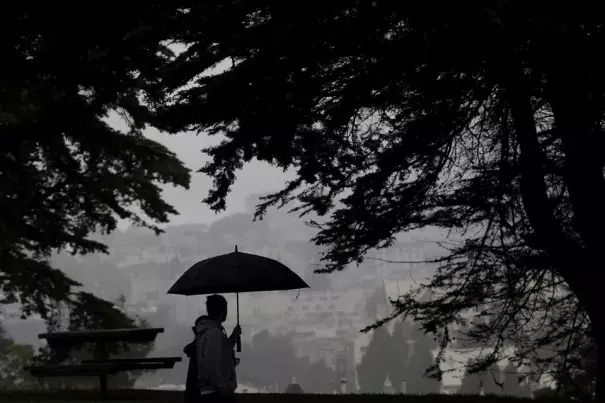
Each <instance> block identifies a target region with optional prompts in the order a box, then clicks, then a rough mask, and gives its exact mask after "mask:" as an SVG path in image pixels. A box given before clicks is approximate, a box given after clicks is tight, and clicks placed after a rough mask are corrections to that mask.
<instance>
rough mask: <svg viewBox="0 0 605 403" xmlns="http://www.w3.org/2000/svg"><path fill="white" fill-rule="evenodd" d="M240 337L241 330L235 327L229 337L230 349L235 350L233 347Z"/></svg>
mask: <svg viewBox="0 0 605 403" xmlns="http://www.w3.org/2000/svg"><path fill="white" fill-rule="evenodd" d="M241 335H242V328H241V327H240V326H239V325H237V326H236V327H235V328H233V332H231V336H229V342H230V343H231V348H235V345H236V344H237V341H238V340H239V338H240V337H241Z"/></svg>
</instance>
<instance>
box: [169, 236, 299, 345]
mask: <svg viewBox="0 0 605 403" xmlns="http://www.w3.org/2000/svg"><path fill="white" fill-rule="evenodd" d="M301 288H309V286H308V285H307V283H305V282H304V281H303V280H302V279H301V278H300V277H299V276H298V275H297V274H296V273H294V272H293V271H292V270H290V269H289V268H288V267H286V266H285V265H283V264H281V263H280V262H278V261H277V260H273V259H269V258H267V257H263V256H258V255H253V254H250V253H242V252H238V250H237V246H236V247H235V252H231V253H227V254H224V255H219V256H215V257H211V258H208V259H205V260H202V261H201V262H198V263H196V264H194V265H193V266H191V267H190V268H189V269H188V270H187V271H186V272H185V273H184V274H183V275H182V276H181V277H180V278H179V279H178V280H177V281H176V283H174V285H173V286H172V287H170V290H168V294H178V295H205V294H225V293H235V295H236V302H237V324H238V325H239V293H240V292H255V291H282V290H296V289H301ZM237 351H238V352H239V351H241V341H239V340H238V344H237Z"/></svg>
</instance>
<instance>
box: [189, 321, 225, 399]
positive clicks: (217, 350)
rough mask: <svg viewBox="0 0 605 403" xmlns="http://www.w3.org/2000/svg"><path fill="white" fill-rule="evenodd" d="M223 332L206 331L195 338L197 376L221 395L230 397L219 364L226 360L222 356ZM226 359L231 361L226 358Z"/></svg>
mask: <svg viewBox="0 0 605 403" xmlns="http://www.w3.org/2000/svg"><path fill="white" fill-rule="evenodd" d="M224 337H225V336H224V335H223V332H222V331H221V330H220V329H218V328H213V329H208V330H206V332H205V333H204V334H203V335H202V336H200V337H198V338H197V342H196V344H197V357H198V361H197V365H198V374H199V376H200V377H204V378H206V379H205V380H207V381H208V382H209V383H210V384H211V385H212V386H214V387H215V388H216V390H217V391H218V392H219V394H221V395H232V394H233V393H234V391H232V390H231V387H230V386H229V383H228V382H227V377H226V375H225V374H223V373H222V372H221V362H222V360H223V359H226V358H225V357H223V356H222V352H223V349H222V348H221V344H222V343H224V341H223V340H224ZM227 359H232V358H231V357H228V358H227Z"/></svg>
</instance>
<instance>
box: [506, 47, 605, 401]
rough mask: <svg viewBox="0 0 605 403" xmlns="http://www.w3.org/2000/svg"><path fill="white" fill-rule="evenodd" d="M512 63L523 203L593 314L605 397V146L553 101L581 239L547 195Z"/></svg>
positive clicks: (573, 112)
mask: <svg viewBox="0 0 605 403" xmlns="http://www.w3.org/2000/svg"><path fill="white" fill-rule="evenodd" d="M512 60H513V63H514V59H512ZM509 63H511V60H509ZM514 67H517V66H513V68H510V69H508V73H509V74H508V75H507V76H506V77H504V76H503V81H504V83H505V88H506V90H507V91H506V95H507V100H508V103H509V106H510V108H511V114H512V118H513V122H514V128H515V134H516V136H517V139H518V141H519V146H520V150H521V156H520V163H521V170H522V176H521V198H522V201H523V206H524V209H525V213H526V214H527V217H528V220H529V222H530V224H531V226H532V228H533V230H534V232H535V234H536V236H537V238H538V241H539V243H540V247H541V248H543V249H544V250H545V251H546V252H547V253H548V255H549V256H550V258H551V261H552V264H553V265H554V266H555V267H556V268H557V269H558V271H559V274H560V275H561V276H562V277H563V279H564V280H565V281H566V282H567V283H568V285H569V286H570V288H571V290H572V291H573V292H574V294H575V295H576V297H577V298H578V300H579V302H580V304H581V305H582V307H583V308H584V309H585V311H586V313H587V314H588V317H589V318H590V321H591V325H592V330H593V334H594V337H595V341H596V343H597V349H598V357H597V360H598V361H597V368H598V370H597V375H598V377H597V388H596V399H597V400H599V401H601V400H603V401H605V323H604V321H605V315H602V312H601V309H602V308H601V305H602V304H601V301H600V299H601V298H600V295H601V293H602V292H603V290H602V284H603V283H604V282H603V279H604V277H605V276H604V273H603V268H602V265H603V264H602V263H601V261H602V259H601V258H602V256H601V254H600V253H599V252H600V250H601V248H603V247H605V233H604V231H605V209H604V208H605V179H604V177H603V165H602V157H600V156H599V152H601V150H602V149H603V148H602V147H600V146H598V145H600V144H599V143H600V142H601V141H600V138H599V137H598V135H597V133H594V132H593V131H592V129H593V128H594V127H590V125H586V126H584V127H582V128H579V127H577V126H578V125H577V122H578V121H580V122H582V121H583V122H584V123H589V118H590V116H589V115H587V114H586V110H584V111H580V110H577V108H573V107H570V105H569V104H567V105H557V104H556V103H555V104H554V105H553V111H554V112H555V123H556V129H557V130H558V131H559V133H558V135H561V138H562V140H563V142H564V151H565V182H566V185H567V186H568V190H569V194H570V200H571V203H572V210H573V216H574V226H575V229H576V230H577V232H578V234H579V235H580V237H581V242H578V241H576V240H575V239H572V238H570V237H569V235H568V234H566V233H565V232H564V231H563V229H562V228H561V226H560V223H559V222H558V221H557V220H556V218H555V214H554V210H553V209H552V206H551V203H550V201H549V199H548V192H547V191H548V189H547V184H546V182H545V176H544V171H543V166H544V164H543V162H544V161H545V157H544V154H543V152H542V150H541V147H540V144H539V141H538V136H537V131H536V125H535V120H534V114H533V110H532V106H531V103H530V96H529V92H528V90H527V89H528V88H529V86H528V85H527V84H526V80H525V77H524V75H523V74H522V70H521V69H520V68H519V69H516V68H514ZM515 71H517V72H518V74H514V72H515ZM511 72H512V74H511ZM566 95H567V97H566V96H563V97H557V99H568V102H576V101H578V98H577V97H573V96H572V97H569V94H566ZM582 104H583V103H582V102H579V105H580V106H581V105H582ZM598 134H600V133H598Z"/></svg>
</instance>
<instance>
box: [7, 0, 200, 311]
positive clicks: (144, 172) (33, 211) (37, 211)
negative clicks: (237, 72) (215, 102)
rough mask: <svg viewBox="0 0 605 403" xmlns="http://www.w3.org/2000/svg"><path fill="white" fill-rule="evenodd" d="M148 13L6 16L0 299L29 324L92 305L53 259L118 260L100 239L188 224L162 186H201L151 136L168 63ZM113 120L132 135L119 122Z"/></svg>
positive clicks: (23, 9)
mask: <svg viewBox="0 0 605 403" xmlns="http://www.w3.org/2000/svg"><path fill="white" fill-rule="evenodd" d="M135 3H136V4H135ZM140 5H141V4H139V2H134V3H129V4H128V5H127V6H124V5H121V6H120V9H119V11H117V10H116V9H115V8H112V7H108V6H107V5H103V4H101V3H95V4H91V5H90V7H86V10H84V9H77V10H76V9H63V8H62V7H57V8H55V7H46V6H41V8H38V7H36V8H35V9H32V8H31V7H32V5H30V4H25V3H23V4H18V5H15V7H11V9H10V10H6V12H5V13H2V16H1V17H0V38H1V39H0V52H1V53H2V55H3V63H2V66H1V67H0V136H1V138H2V147H1V150H0V188H1V189H2V190H1V191H0V289H1V291H2V296H3V300H2V302H5V303H15V302H18V303H20V304H21V305H22V307H23V312H24V315H29V314H32V313H34V312H36V313H40V314H41V315H42V316H43V317H47V318H48V317H50V315H51V312H50V310H51V306H52V305H53V304H55V303H58V302H61V303H63V304H68V305H71V306H72V307H73V308H74V309H82V308H83V307H86V306H88V305H87V304H88V303H89V302H91V296H89V295H87V294H85V293H81V292H79V291H77V290H76V287H78V286H79V285H80V284H78V283H77V282H75V281H72V280H70V279H69V278H68V277H66V276H65V275H64V274H63V273H62V272H61V271H60V268H53V267H51V265H50V264H49V257H50V255H51V252H53V251H59V250H67V251H69V252H71V253H74V254H84V253H94V252H106V251H107V248H106V246H105V245H103V244H101V243H99V242H97V241H95V240H93V239H91V237H90V234H91V233H95V232H103V233H108V232H111V231H113V230H114V229H116V225H117V222H118V220H119V219H121V220H128V221H130V222H132V223H134V224H136V225H141V226H145V227H149V228H151V229H153V230H155V231H156V232H159V228H158V227H157V224H159V223H165V222H167V221H168V217H169V215H171V214H175V213H176V211H175V210H174V209H173V208H172V207H171V206H170V205H168V204H167V203H165V202H164V201H163V200H162V197H161V192H160V187H159V185H160V184H171V185H175V186H182V187H187V186H188V184H189V172H188V170H187V169H186V168H185V167H184V166H183V165H182V164H181V162H180V161H179V160H178V159H177V158H176V156H175V155H174V154H173V153H172V152H170V151H169V150H168V149H166V148H165V147H164V146H162V145H160V144H158V143H156V142H154V141H151V140H149V139H147V138H146V137H144V136H143V134H142V129H143V128H144V127H145V126H146V125H147V124H148V122H149V119H150V113H149V110H148V108H147V107H146V106H145V105H146V104H145V103H144V102H143V101H144V99H143V97H141V95H142V93H141V88H142V86H144V84H145V82H146V80H147V78H146V77H149V76H150V75H149V73H150V72H151V71H153V70H157V69H158V68H159V66H160V65H161V64H162V63H163V62H164V60H165V52H162V47H161V46H160V45H159V44H158V43H157V42H153V41H151V42H142V41H141V40H140V38H141V33H142V31H141V30H140V27H141V26H145V25H148V22H149V19H150V18H154V17H153V16H152V14H153V13H152V10H143V9H141V8H140V7H139V6H140ZM122 6H124V7H122ZM109 21H111V22H110V23H108V22H109ZM137 27H138V28H137ZM136 29H139V31H136ZM75 32H77V34H74V33H75ZM156 36H157V35H156ZM110 112H114V113H116V114H117V115H120V116H122V118H123V119H124V121H125V122H126V123H127V129H126V130H117V129H115V128H112V127H111V126H110V125H109V124H108V123H107V121H106V119H107V117H108V114H109V113H110ZM97 302H98V301H97ZM93 314H94V312H93ZM95 320H96V319H95Z"/></svg>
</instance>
